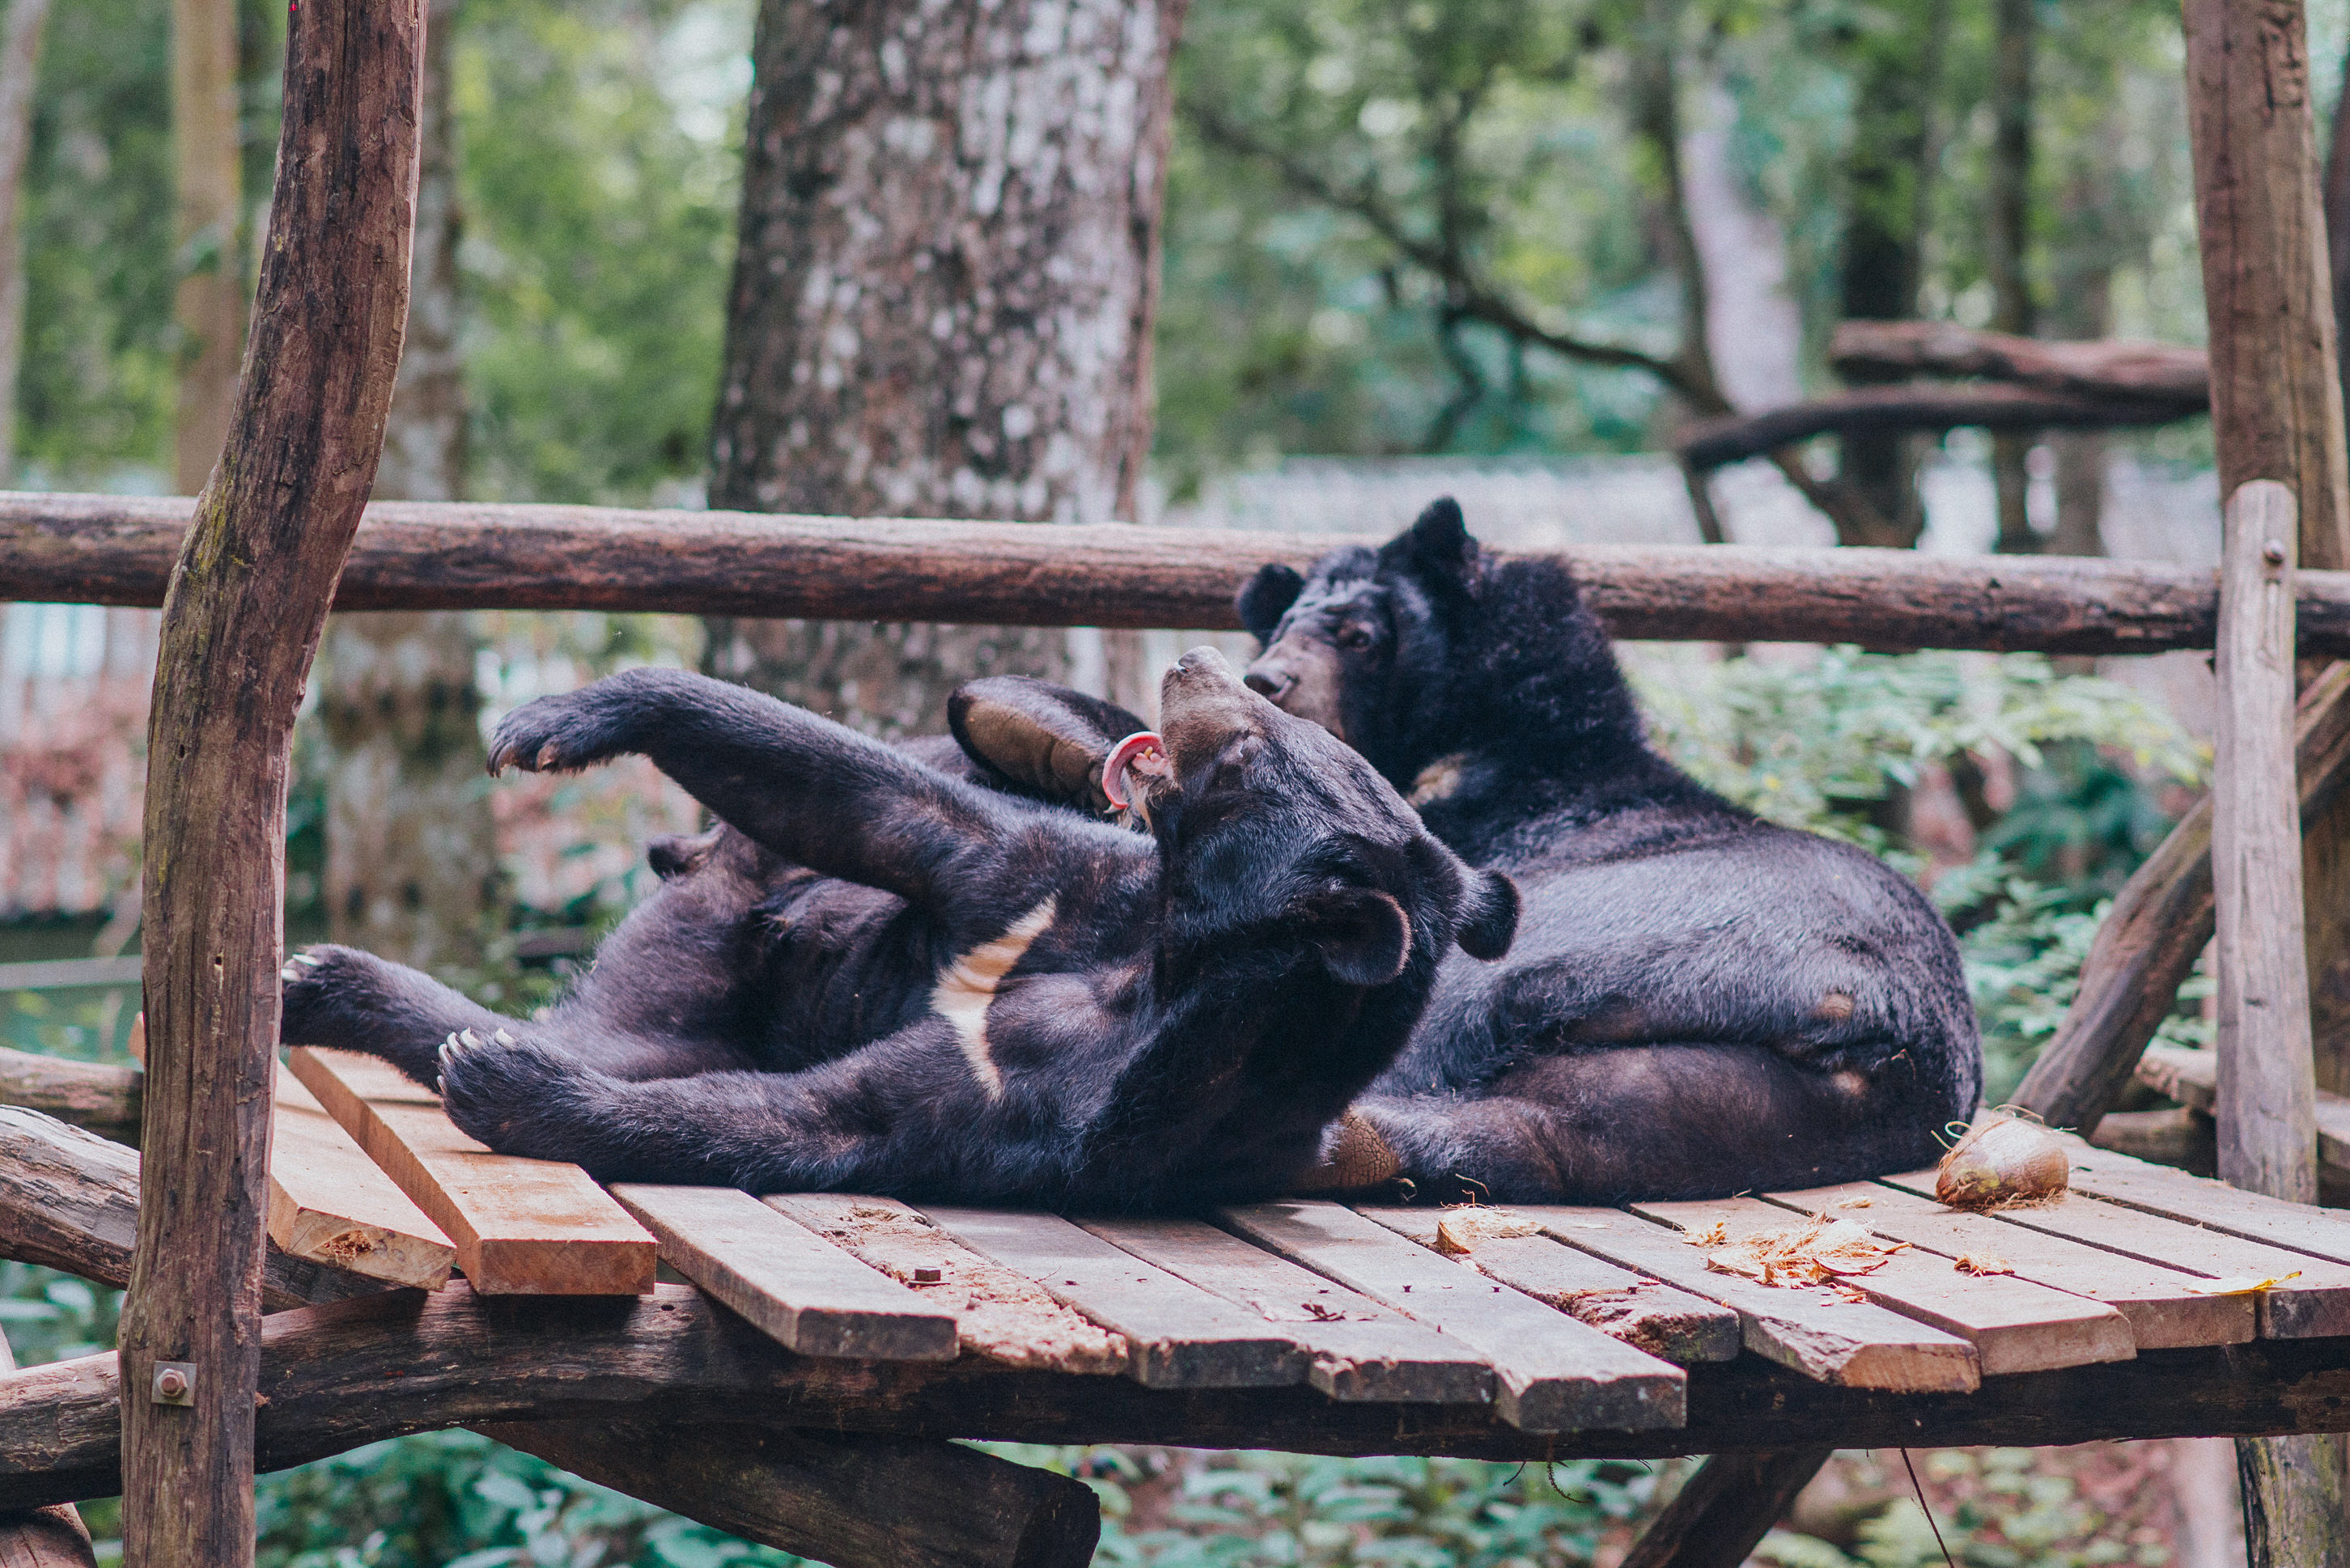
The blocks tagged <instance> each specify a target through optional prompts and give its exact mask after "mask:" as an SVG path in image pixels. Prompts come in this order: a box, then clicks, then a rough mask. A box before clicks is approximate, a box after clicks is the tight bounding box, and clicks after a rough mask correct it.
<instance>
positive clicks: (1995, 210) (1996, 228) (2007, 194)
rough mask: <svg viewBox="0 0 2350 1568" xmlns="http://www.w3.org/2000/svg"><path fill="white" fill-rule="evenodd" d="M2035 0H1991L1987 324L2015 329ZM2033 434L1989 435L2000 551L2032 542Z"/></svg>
mask: <svg viewBox="0 0 2350 1568" xmlns="http://www.w3.org/2000/svg"><path fill="white" fill-rule="evenodd" d="M2038 4H2039V0H1996V3H1995V4H1994V5H1993V7H1992V9H1993V15H1994V22H1993V27H1994V30H1995V32H1996V34H1997V37H1996V39H1995V41H1994V44H1993V60H1992V66H1991V111H1992V114H1993V115H1994V117H1995V119H1996V122H1997V124H1996V130H1995V133H1994V135H1993V136H1992V139H1991V192H1990V194H1991V214H1990V216H1991V223H1990V234H1989V235H1988V238H1989V240H1990V254H1989V258H1988V259H1989V262H1990V266H1989V269H1988V270H1989V272H1990V274H1991V293H1992V296H1993V305H1992V309H1991V326H1992V327H1995V328H1997V329H1998V330H2000V331H2002V332H2012V333H2014V334H2016V335H2017V336H2019V337H2028V336H2030V335H2031V333H2032V330H2033V314H2034V313H2033V301H2032V285H2031V279H2030V277H2029V275H2027V273H2026V270H2025V269H2026V266H2027V264H2028V258H2029V252H2030V249H2031V243H2032V234H2031V229H2032V55H2033V45H2034V42H2035V38H2034V35H2035V34H2036V33H2037V32H2038V30H2039V15H2038V9H2037V8H2038ZM2032 448H2033V437H2032V436H2031V435H2029V434H2026V433H2024V432H2022V431H2010V432H2004V433H2002V434H2000V435H1996V436H1993V437H1992V438H1991V480H1992V485H1993V489H1994V490H1995V492H1996V493H1997V495H1998V498H1999V537H1998V540H1997V542H1996V543H1995V544H1994V545H1992V546H1991V547H1992V548H1993V549H1995V550H1998V551H2000V552H2002V553H2003V554H2008V555H2030V554H2032V553H2033V552H2034V551H2036V550H2038V549H2039V548H2040V536H2039V535H2036V534H2034V533H2033V531H2032V517H2031V512H2030V508H2029V505H2028V501H2029V498H2030V494H2031V490H2032V475H2031V471H2030V469H2029V467H2028V460H2029V458H2030V457H2031V455H2032Z"/></svg>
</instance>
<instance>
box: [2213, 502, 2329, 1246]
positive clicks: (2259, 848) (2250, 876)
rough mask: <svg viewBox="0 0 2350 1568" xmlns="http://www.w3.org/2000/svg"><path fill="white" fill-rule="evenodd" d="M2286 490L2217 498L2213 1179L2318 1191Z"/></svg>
mask: <svg viewBox="0 0 2350 1568" xmlns="http://www.w3.org/2000/svg"><path fill="white" fill-rule="evenodd" d="M2294 551H2295V508H2294V506H2293V492H2292V491H2290V490H2287V489H2286V488H2285V487H2284V486H2283V485H2282V484H2280V483H2277V482H2276V481H2275V480H2272V479H2255V480H2253V481H2252V482H2251V483H2248V484H2246V485H2244V486H2243V487H2242V488H2241V489H2240V490H2238V491H2237V492H2236V493H2235V494H2234V495H2232V496H2230V498H2229V502H2228V512H2227V521H2226V539H2225V543H2224V545H2223V546H2222V557H2221V564H2220V639H2219V640H2220V646H2219V652H2218V657H2217V659H2216V660H2215V664H2216V668H2217V670H2218V673H2219V680H2220V699H2219V732H2218V736H2217V742H2216V748H2215V749H2216V751H2217V753H2218V754H2217V756H2216V758H2215V760H2214V763H2213V768H2212V781H2211V879H2212V890H2213V893H2214V895H2215V899H2216V903H2215V907H2214V912H2215V914H2216V916H2217V919H2218V929H2219V942H2220V946H2219V969H2220V1102H2219V1120H2220V1177H2221V1178H2222V1179H2225V1180H2227V1181H2230V1182H2231V1183H2233V1184H2234V1185H2236V1186H2238V1187H2241V1188H2246V1189H2250V1190H2251V1191H2254V1192H2265V1193H2267V1194H2269V1195H2270V1196H2271V1197H2272V1198H2289V1199H2293V1200H2294V1201H2295V1202H2299V1203H2311V1202H2314V1201H2315V1200H2316V1199H2317V1095H2316V1078H2315V1076H2314V1066H2313V1063H2312V1057H2311V1048H2310V1033H2309V970H2308V964H2307V958H2306V955H2305V953H2304V952H2303V948H2302V894H2301V806H2300V802H2299V800H2298V799H2297V798H2296V792H2295V790H2294V787H2293V556H2294Z"/></svg>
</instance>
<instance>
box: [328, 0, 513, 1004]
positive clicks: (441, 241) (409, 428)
mask: <svg viewBox="0 0 2350 1568" xmlns="http://www.w3.org/2000/svg"><path fill="white" fill-rule="evenodd" d="M459 4H460V0H434V3H433V5H432V11H431V26H429V27H428V28H427V30H426V35H425V45H424V113H423V119H422V121H421V124H420V125H419V127H418V136H419V140H420V146H419V149H418V164H419V168H418V179H417V192H416V249H415V258H416V259H415V263H414V265H413V268H412V270H411V275H410V296H409V298H410V306H409V314H408V344H407V348H406V350H405V352H404V353H403V354H402V356H401V358H400V383H399V386H398V387H397V389H395V390H394V391H393V393H392V400H391V417H390V422H389V423H388V424H387V425H386V426H385V429H384V440H383V462H382V463H381V465H380V467H378V469H377V470H376V483H375V493H376V494H377V495H379V496H380V497H383V498H385V499H387V500H402V501H456V500H461V499H463V496H464V493H465V478H466V475H465V456H466V443H465V434H466V431H465V422H466V421H465V383H464V366H463V359H462V358H461V356H460V354H459V350H458V343H457V333H458V324H459V296H458V273H457V245H458V242H459V239H460V237H461V234H462V220H463V214H462V213H461V212H460V210H459V207H458V199H457V168H458V164H457V157H458V154H457V140H456V129H455V126H454V124H453V123H452V117H451V114H450V105H449V66H450V60H451V57H452V49H453V47H454V37H455V24H456V21H457V14H458V10H459ZM474 648H475V643H474V639H473V634H472V632H471V631H470V629H469V628H468V624H467V618H466V616H465V614H464V613H463V611H458V610H426V611H411V612H407V613H390V614H381V613H379V614H369V615H339V616H337V617H336V618H334V619H333V620H331V621H329V622H328V628H327V649H326V654H327V656H326V659H325V660H324V663H325V674H326V680H325V685H324V687H323V689H322V691H321V692H320V703H319V708H320V711H319V717H320V719H321V720H322V721H323V722H324V724H325V730H326V736H327V742H328V760H327V769H328V774H327V885H326V898H327V918H328V925H329V929H331V931H332V933H333V935H334V939H335V940H337V941H338V942H346V943H348V944H349V945H350V946H352V947H358V948H365V949H366V950H369V952H374V953H380V954H382V955H383V956H384V957H386V958H389V959H395V960H397V961H400V962H401V963H404V964H409V965H411V966H413V967H415V968H417V969H421V970H428V971H441V972H443V973H445V972H446V971H449V970H451V969H452V968H458V969H471V968H474V967H477V966H478V965H479V963H480V961H481V953H482V947H483V944H484V941H485V940H487V939H488V938H489V937H490V936H492V935H493V934H494V932H495V929H496V927H497V923H498V915H499V913H500V910H501V909H502V907H503V903H504V898H503V892H502V889H501V886H500V879H499V877H498V870H497V867H498V848H497V832H496V825H495V823H494V821H493V820H492V818H491V815H490V797H489V794H488V792H487V791H486V790H485V789H484V787H483V783H484V779H483V771H482V764H483V761H484V751H483V746H482V735H481V729H480V725H479V714H480V711H481V693H480V691H479V690H478V689H477V688H476V686H475V684H474V680H473V653H474Z"/></svg>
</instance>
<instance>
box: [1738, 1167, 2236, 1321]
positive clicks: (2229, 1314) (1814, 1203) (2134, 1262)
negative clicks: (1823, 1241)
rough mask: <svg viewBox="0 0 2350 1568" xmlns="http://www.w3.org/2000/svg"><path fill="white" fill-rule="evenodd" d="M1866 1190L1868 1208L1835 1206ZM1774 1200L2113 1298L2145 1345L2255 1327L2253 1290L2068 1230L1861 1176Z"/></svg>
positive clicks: (2091, 1295)
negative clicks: (2211, 1288)
mask: <svg viewBox="0 0 2350 1568" xmlns="http://www.w3.org/2000/svg"><path fill="white" fill-rule="evenodd" d="M1855 1199H1866V1204H1867V1206H1866V1208H1865V1209H1844V1210H1834V1209H1833V1206H1835V1205H1836V1204H1840V1203H1848V1202H1851V1201H1853V1200H1855ZM1770 1200H1771V1201H1772V1202H1773V1203H1779V1204H1783V1205H1785V1206H1786V1207H1787V1208H1789V1209H1792V1210H1795V1211H1797V1212H1798V1213H1804V1214H1814V1213H1818V1212H1820V1211H1822V1210H1833V1211H1835V1212H1838V1213H1841V1214H1844V1215H1846V1217H1848V1218H1850V1219H1853V1220H1858V1221H1859V1222H1860V1223H1861V1224H1863V1225H1866V1227H1868V1229H1869V1230H1871V1231H1875V1232H1876V1233H1877V1234H1878V1235H1880V1236H1885V1237H1889V1238H1891V1239H1892V1240H1894V1241H1907V1242H1908V1243H1909V1244H1910V1245H1911V1246H1913V1247H1918V1248H1922V1249H1923V1250H1925V1251H1929V1252H1936V1253H1939V1254H1940V1255H1941V1256H1943V1257H1946V1258H1951V1259H1956V1258H1960V1257H1967V1256H1973V1257H1977V1258H1981V1257H1985V1256H1989V1257H1995V1258H2002V1259H2004V1260H2006V1261H2007V1262H2010V1263H2012V1264H2013V1265H2014V1266H2015V1272H2017V1273H2018V1274H2020V1275H2022V1277H2023V1278H2025V1279H2028V1280H2033V1281H2036V1282H2039V1283H2041V1284H2043V1285H2052V1286H2054V1287H2055V1288H2056V1289H2057V1290H2060V1291H2070V1292H2072V1293H2074V1295H2080V1296H2087V1297H2088V1298H2090V1299H2091V1300H2092V1301H2101V1302H2104V1303H2107V1304H2108V1305H2110V1306H2112V1307H2113V1308H2114V1309H2115V1310H2116V1311H2117V1312H2119V1313H2120V1314H2122V1316H2123V1317H2124V1318H2126V1319H2127V1320H2128V1322H2129V1325H2130V1337H2131V1338H2132V1339H2134V1340H2135V1341H2137V1347H2138V1348H2139V1349H2140V1350H2177V1349H2179V1348H2180V1347H2182V1346H2185V1345H2241V1344H2242V1343H2243V1342H2244V1341H2246V1340H2248V1339H2251V1338H2252V1337H2253V1335H2254V1334H2257V1333H2258V1332H2259V1327H2258V1325H2259V1313H2258V1311H2257V1310H2256V1303H2254V1302H2253V1301H2252V1298H2251V1297H2250V1296H2215V1295H2207V1294H2204V1293H2199V1292H2198V1291H2196V1290H2195V1289H2194V1288H2193V1287H2194V1285H2195V1284H2197V1283H2198V1282H2199V1281H2200V1280H2201V1279H2202V1278H2203V1276H2201V1275H2198V1274H2189V1273H2182V1272H2179V1271H2178V1270H2176V1269H2168V1268H2163V1267H2160V1266H2158V1265H2157V1264H2154V1263H2148V1262H2142V1261H2140V1260H2139V1259H2137V1258H2127V1257H2124V1256H2123V1255H2122V1254H2120V1253H2119V1252H2109V1251H2106V1250H2105V1249H2103V1248H2101V1247H2092V1246H2089V1245H2088V1244H2087V1243H2085V1242H2082V1241H2068V1240H2066V1239H2065V1238H2064V1237H2062V1236H2051V1235H2045V1234H2043V1233H2042V1232H2040V1231H2027V1230H2025V1229H2023V1228H2022V1226H2018V1225H2003V1224H2002V1223H2001V1222H2000V1221H1998V1220H1994V1219H1992V1218H1991V1217H1990V1216H1989V1215H1987V1214H1970V1213H1967V1212H1965V1211H1963V1210H1957V1209H1946V1208H1944V1207H1943V1206H1942V1205H1941V1204H1939V1203H1937V1202H1935V1201H1934V1200H1933V1199H1930V1198H1921V1197H1919V1196H1918V1194H1917V1193H1914V1192H1904V1191H1902V1190H1901V1189H1898V1188H1893V1187H1885V1186H1881V1185H1879V1184H1878V1183H1876V1182H1873V1181H1856V1182H1851V1183H1849V1184H1847V1185H1846V1186H1843V1187H1822V1188H1816V1189H1813V1190H1811V1191H1809V1192H1786V1193H1773V1194H1771V1195H1770Z"/></svg>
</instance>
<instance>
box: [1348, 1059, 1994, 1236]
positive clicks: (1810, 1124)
mask: <svg viewBox="0 0 2350 1568" xmlns="http://www.w3.org/2000/svg"><path fill="white" fill-rule="evenodd" d="M1905 1065H1906V1064H1901V1063H1898V1062H1897V1063H1895V1064H1891V1065H1889V1066H1888V1067H1887V1068H1886V1069H1885V1070H1884V1071H1882V1072H1881V1073H1879V1074H1878V1075H1875V1076H1874V1077H1872V1076H1869V1075H1864V1074H1862V1073H1860V1072H1857V1071H1844V1072H1821V1071H1815V1070H1813V1069H1810V1068H1807V1067H1804V1066H1803V1065H1800V1064H1795V1063H1793V1062H1790V1061H1788V1060H1787V1059H1786V1058H1785V1057H1783V1056H1782V1055H1780V1054H1778V1053H1776V1052H1774V1051H1772V1050H1770V1049H1768V1048H1765V1047H1756V1046H1746V1045H1643V1046H1627V1047H1622V1048H1618V1049H1614V1050H1608V1049H1598V1050H1585V1051H1579V1052H1574V1053H1571V1054H1565V1055H1561V1056H1555V1057H1550V1058H1547V1059H1545V1060H1543V1061H1540V1062H1536V1063H1533V1064H1528V1065H1527V1066H1526V1067H1524V1068H1523V1069H1520V1070H1519V1071H1516V1072H1513V1073H1511V1074H1509V1075H1506V1076H1505V1077H1504V1078H1503V1079H1502V1080H1501V1081H1500V1082H1499V1083H1497V1084H1496V1085H1494V1086H1493V1088H1492V1091H1491V1092H1489V1093H1485V1094H1481V1095H1457V1096H1434V1095H1430V1096H1368V1097H1366V1098H1364V1099H1361V1100H1358V1101H1357V1102H1356V1104H1355V1106H1354V1107H1353V1108H1352V1109H1351V1110H1350V1111H1349V1112H1348V1117H1347V1120H1348V1124H1351V1129H1350V1130H1351V1135H1352V1136H1353V1137H1355V1138H1356V1139H1357V1142H1358V1143H1359V1142H1361V1141H1363V1140H1365V1139H1373V1140H1376V1144H1377V1145H1378V1147H1380V1148H1382V1149H1383V1150H1384V1151H1385V1153H1386V1155H1387V1157H1388V1158H1386V1159H1383V1160H1380V1161H1378V1162H1376V1163H1377V1165H1378V1166H1384V1165H1386V1164H1388V1163H1392V1165H1393V1167H1394V1175H1395V1177H1398V1178H1400V1179H1403V1180H1407V1181H1409V1183H1410V1184H1411V1189H1412V1195H1413V1197H1415V1198H1416V1199H1419V1200H1420V1201H1423V1202H1425V1201H1459V1200H1461V1199H1478V1200H1483V1201H1492V1202H1496V1203H1510V1202H1544V1201H1547V1202H1575V1203H1617V1202H1625V1201H1631V1200H1637V1199H1659V1200H1661V1199H1677V1198H1683V1199H1694V1198H1726V1197H1729V1196H1731V1195H1732V1194H1734V1193H1739V1192H1763V1191H1773V1190H1779V1191H1787V1190H1799V1189H1804V1188H1810V1187H1819V1186H1825V1185H1827V1184H1829V1183H1832V1182H1838V1181H1852V1180H1858V1179H1863V1178H1866V1177H1872V1176H1882V1175H1886V1174H1887V1173H1889V1172H1892V1171H1897V1170H1903V1169H1908V1168H1916V1167H1919V1166H1925V1165H1930V1164H1932V1163H1933V1161H1934V1159H1935V1158H1937V1157H1938V1156H1939V1153H1940V1147H1939V1145H1938V1144H1937V1143H1936V1141H1935V1138H1934V1133H1935V1131H1936V1129H1937V1128H1939V1127H1940V1126H1941V1125H1942V1124H1943V1123H1944V1122H1945V1121H1947V1120H1949V1119H1950V1117H1952V1116H1964V1115H1965V1114H1966V1111H1965V1109H1963V1108H1958V1109H1954V1108H1953V1107H1951V1106H1949V1105H1947V1104H1944V1103H1942V1099H1941V1096H1938V1095H1936V1094H1933V1093H1931V1092H1929V1091H1926V1090H1925V1089H1924V1088H1923V1087H1922V1086H1921V1085H1919V1084H1918V1083H1917V1082H1916V1081H1915V1079H1914V1078H1913V1077H1912V1076H1911V1075H1909V1074H1908V1072H1907V1071H1906V1070H1905ZM1343 1125H1347V1124H1342V1126H1343ZM1334 1152H1335V1151H1334ZM1357 1168H1358V1169H1359V1168H1365V1167H1363V1166H1361V1165H1359V1164H1358V1165H1357ZM1374 1168H1375V1167H1374Z"/></svg>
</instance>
